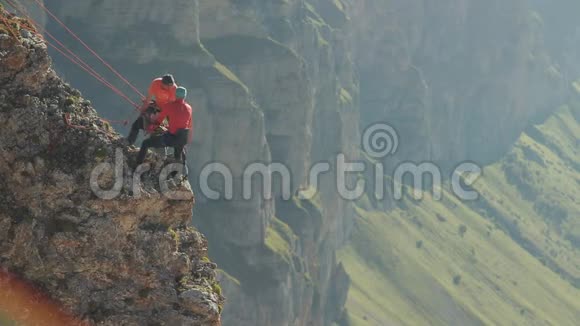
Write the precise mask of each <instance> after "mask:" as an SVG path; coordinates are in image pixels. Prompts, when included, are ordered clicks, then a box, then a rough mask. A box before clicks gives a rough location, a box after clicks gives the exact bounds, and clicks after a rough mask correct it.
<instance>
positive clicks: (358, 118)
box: [47, 0, 567, 325]
mask: <svg viewBox="0 0 580 326" xmlns="http://www.w3.org/2000/svg"><path fill="white" fill-rule="evenodd" d="M47 5H48V6H49V7H50V8H51V9H53V10H54V11H55V13H56V14H57V15H58V16H59V17H61V18H62V19H63V20H64V21H65V22H66V23H67V24H68V25H69V26H70V27H72V28H73V29H74V30H75V31H77V32H78V33H79V34H80V35H81V36H83V38H84V39H85V41H87V43H89V44H91V45H94V47H95V48H97V49H99V53H100V54H102V55H103V56H104V57H105V58H106V59H107V60H110V61H111V63H113V65H114V66H115V67H119V69H120V70H121V71H122V72H124V73H126V74H127V75H128V76H130V79H131V80H132V81H135V82H136V83H137V85H138V87H140V88H141V89H145V88H146V86H147V84H148V83H149V82H150V80H151V79H152V78H153V77H154V76H158V75H160V74H163V73H166V72H172V73H174V74H175V76H176V78H177V80H178V83H180V84H183V85H184V86H186V87H188V88H189V89H190V98H189V100H190V102H191V103H193V104H194V106H195V107H196V112H195V118H194V120H195V136H194V143H193V145H192V146H191V148H190V153H191V155H190V166H191V171H192V173H190V174H191V177H192V178H194V179H192V181H194V184H196V185H195V186H194V188H196V187H198V185H197V181H198V180H197V179H195V178H196V176H199V174H200V172H201V171H202V170H203V168H204V167H205V166H206V164H208V163H212V162H220V163H223V164H225V165H226V166H227V167H228V168H229V170H230V171H231V172H232V177H233V180H234V184H235V185H236V187H235V188H234V196H233V199H232V200H210V199H208V198H204V196H203V194H202V192H201V191H200V189H195V191H196V193H197V194H199V196H198V197H199V198H198V199H199V202H200V203H199V205H198V206H197V207H196V211H195V212H194V224H195V225H196V226H198V227H199V228H200V229H201V231H202V232H203V233H204V234H206V235H207V236H208V239H209V242H210V255H211V256H212V259H215V260H217V262H218V263H219V265H220V267H221V268H223V271H221V273H220V280H221V282H222V285H223V288H224V293H225V295H226V296H227V297H228V298H229V301H228V305H226V307H225V311H224V323H225V324H228V325H229V324H231V325H309V324H313V325H327V324H330V323H331V322H333V321H336V320H337V319H338V318H339V317H340V315H341V311H342V308H343V303H344V301H345V298H346V293H347V290H348V285H349V277H348V276H347V274H346V273H345V271H344V268H343V266H342V265H341V264H339V263H337V260H336V257H335V256H336V251H337V250H338V249H339V248H340V247H341V245H343V244H344V243H345V242H347V240H348V238H349V234H350V232H351V229H352V225H353V215H354V213H353V207H352V203H350V202H347V201H343V200H341V199H340V198H339V196H338V195H337V192H336V190H335V189H336V185H335V184H334V181H333V180H332V179H333V178H322V179H321V180H320V182H321V183H320V185H319V190H320V191H319V192H318V193H317V194H316V196H314V197H313V198H312V199H305V197H309V196H301V195H304V193H313V191H312V189H308V188H307V186H308V185H307V182H306V178H307V175H308V168H309V167H310V165H311V164H312V163H313V162H320V161H330V162H333V161H334V160H335V155H336V154H337V153H345V154H346V156H347V159H349V160H356V159H358V158H359V144H360V129H361V128H365V127H367V126H368V125H369V124H370V123H372V122H376V121H387V122H388V123H389V124H391V125H393V126H394V127H395V128H396V129H397V131H398V132H399V138H400V142H401V144H400V146H399V149H400V150H399V151H398V152H397V155H396V156H395V157H389V162H388V163H389V164H390V166H393V165H394V164H396V163H397V162H399V161H404V160H411V161H424V160H433V161H436V162H438V163H441V164H442V165H443V166H444V167H450V166H451V165H453V164H454V163H457V162H458V161H461V160H465V159H471V160H477V161H481V162H488V161H492V160H493V159H495V158H497V157H499V156H500V154H502V152H503V151H505V150H506V149H507V148H509V145H510V144H512V143H513V141H514V140H515V139H516V138H517V136H518V135H519V133H520V132H521V130H522V129H523V128H524V126H526V125H527V124H528V123H529V121H530V119H533V118H536V117H537V116H540V115H542V114H544V113H546V112H548V111H549V110H551V109H552V108H553V107H554V106H555V105H554V102H555V101H556V100H555V98H557V97H562V96H564V94H565V92H566V86H565V85H566V81H567V79H566V78H565V77H563V76H562V75H561V72H560V69H558V67H557V66H556V65H553V64H552V62H551V61H550V59H549V56H548V55H547V52H546V50H545V46H544V43H543V40H542V27H541V23H540V22H539V21H537V19H536V18H537V17H535V16H534V15H531V13H530V11H529V7H528V5H527V4H526V2H524V1H520V0H514V1H507V2H506V1H500V0H496V1H491V2H489V1H488V2H485V3H484V2H481V1H477V0H445V1H438V2H437V3H435V2H433V3H429V2H424V1H423V2H420V1H406V0H390V1H389V0H361V1H358V0H357V1H355V0H352V1H351V0H312V1H305V0H276V1H272V0H248V1H234V0H211V1H193V0H175V1H172V4H171V5H170V6H168V5H167V4H165V3H162V2H159V1H157V2H155V1H141V0H139V1H137V0H126V1H114V0H102V1H76V2H75V3H74V4H73V3H70V2H69V1H64V0H59V1H50V2H47ZM385 8H386V9H385ZM47 27H48V28H49V29H50V30H51V31H52V32H53V34H56V35H59V36H60V37H62V38H65V39H69V40H70V38H67V36H66V34H65V33H64V32H62V29H60V28H59V27H58V26H57V25H55V24H54V23H53V22H51V20H47ZM70 44H71V45H73V44H74V42H72V40H71V42H70ZM73 48H74V46H73ZM77 49H79V50H81V48H80V47H78V48H77ZM57 66H58V68H59V69H60V70H61V71H63V72H65V75H66V76H67V78H70V79H71V80H72V81H75V83H76V84H79V85H82V86H83V88H84V89H87V90H90V91H91V92H93V91H94V92H98V93H96V94H102V93H103V90H102V88H101V87H100V86H99V85H97V84H92V82H91V81H89V80H88V79H87V78H88V77H87V76H86V75H84V74H81V73H79V72H78V71H77V70H76V68H75V67H73V66H71V65H70V64H68V63H66V62H65V61H64V60H63V61H59V62H57ZM94 100H95V103H98V104H99V108H102V109H100V110H101V112H102V113H103V114H104V115H105V116H106V117H111V118H118V117H124V118H126V116H125V115H124V114H123V113H119V112H120V111H121V112H122V109H121V108H120V107H121V105H120V104H119V103H120V102H119V100H118V99H117V98H114V97H113V96H110V97H109V96H99V97H98V98H95V99H94ZM253 162H265V163H269V162H281V163H284V164H285V165H286V166H287V167H289V168H290V170H291V172H292V176H291V179H292V186H291V193H293V194H297V196H294V197H293V198H292V199H291V200H289V201H284V200H280V199H279V195H280V194H281V193H280V189H277V188H276V189H275V195H276V196H275V198H274V199H272V200H267V199H264V198H262V197H261V196H259V195H256V196H253V197H252V199H251V200H245V199H242V198H241V187H240V182H241V180H242V177H243V171H244V168H245V167H246V166H248V165H249V164H250V163H253ZM354 177H355V176H353V178H354ZM349 181H353V180H349ZM210 184H211V186H212V189H216V190H222V193H223V190H224V185H223V182H222V181H221V180H220V179H219V178H216V179H210ZM255 190H256V191H257V192H258V193H259V192H260V189H258V187H257V186H256V187H255Z"/></svg>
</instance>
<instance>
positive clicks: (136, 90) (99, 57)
mask: <svg viewBox="0 0 580 326" xmlns="http://www.w3.org/2000/svg"><path fill="white" fill-rule="evenodd" d="M33 1H34V2H36V4H38V6H39V7H40V8H41V9H43V10H44V11H45V12H46V13H47V14H48V15H49V16H50V17H52V18H53V19H54V20H55V21H56V22H57V23H58V24H59V25H60V26H62V27H63V28H64V29H65V30H66V31H67V32H68V33H69V34H70V35H71V36H72V37H74V38H75V39H76V40H77V41H79V42H80V43H81V44H82V45H83V46H84V47H85V48H86V49H87V50H88V51H89V52H91V53H92V54H93V55H94V56H95V57H96V58H97V59H99V61H101V63H102V64H103V65H105V66H106V67H107V68H109V70H111V71H112V72H113V73H114V74H115V75H116V76H117V77H119V78H120V79H121V80H122V81H123V82H125V83H126V84H127V85H128V86H129V87H130V88H131V89H132V90H134V91H135V92H136V93H137V94H138V95H139V96H141V97H142V98H145V95H143V94H142V93H141V92H140V91H139V90H138V89H137V88H136V87H135V86H133V84H131V82H129V81H128V80H127V79H126V78H125V77H123V75H122V74H121V73H119V72H118V71H117V70H116V69H115V68H113V66H111V65H110V64H109V63H108V62H107V61H106V60H105V59H103V58H102V57H101V56H100V55H99V54H98V53H97V52H96V51H94V50H93V49H92V48H91V47H90V46H88V45H87V44H86V43H85V42H84V41H83V40H82V39H81V38H80V37H79V36H78V35H77V34H75V33H74V32H73V31H72V30H71V29H70V28H69V27H68V26H66V24H65V23H63V22H62V21H61V20H60V19H59V18H58V17H57V16H56V15H54V14H53V13H52V12H51V11H50V10H49V9H48V8H47V7H46V6H45V5H44V4H43V3H42V2H40V1H39V0H33Z"/></svg>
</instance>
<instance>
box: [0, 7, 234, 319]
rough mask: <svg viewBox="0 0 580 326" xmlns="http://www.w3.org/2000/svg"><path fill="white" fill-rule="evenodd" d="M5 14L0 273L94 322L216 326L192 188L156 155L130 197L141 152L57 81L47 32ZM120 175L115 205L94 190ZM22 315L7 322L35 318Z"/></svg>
mask: <svg viewBox="0 0 580 326" xmlns="http://www.w3.org/2000/svg"><path fill="white" fill-rule="evenodd" d="M0 15H2V18H3V20H4V19H8V22H9V24H10V27H9V28H7V26H6V25H5V24H0V99H1V101H0V120H1V122H0V148H1V150H0V179H1V180H2V182H0V267H1V268H2V269H3V270H4V269H6V270H7V271H9V272H12V273H14V274H16V275H18V276H20V277H21V278H23V279H24V280H26V281H28V282H31V283H32V284H34V285H35V286H36V287H37V288H38V289H39V291H41V292H44V293H46V294H47V295H48V296H49V297H51V298H52V299H54V300H55V301H56V302H57V303H58V304H59V306H60V307H62V310H63V311H66V312H68V313H70V314H72V315H73V316H75V317H77V318H78V319H79V320H82V321H83V322H85V323H87V324H88V323H90V324H96V323H98V324H102V325H121V324H122V325H145V324H155V323H157V324H171V325H219V324H220V321H219V320H220V310H221V307H220V306H221V304H222V301H223V299H222V297H221V296H220V294H219V293H218V292H219V291H218V290H219V288H218V285H217V281H216V279H215V277H216V272H215V271H214V269H215V264H213V263H210V262H209V260H207V241H206V239H205V238H204V237H203V236H202V235H201V234H200V233H199V232H197V231H196V230H195V229H193V228H192V227H191V226H190V225H191V211H192V208H193V195H192V192H191V189H190V187H189V184H188V183H187V182H186V183H183V184H180V183H175V181H173V180H170V181H159V180H160V179H159V178H158V176H159V173H160V170H161V168H162V167H163V166H164V162H163V161H161V160H159V159H158V158H155V159H154V160H153V161H151V162H150V163H152V166H153V168H152V170H151V171H150V172H149V173H147V174H146V175H144V176H143V183H142V185H141V186H140V187H138V188H135V189H138V190H139V191H138V192H135V191H133V192H129V191H128V190H129V188H127V187H129V186H131V184H132V182H131V181H130V180H132V175H131V174H130V173H129V171H128V169H127V168H126V167H124V166H126V164H127V162H125V158H128V159H129V162H131V161H132V160H134V159H135V157H134V156H135V154H136V153H135V150H134V149H128V148H126V147H124V146H123V145H122V139H121V138H120V135H119V134H117V133H115V132H114V131H113V130H112V128H111V127H110V126H109V125H108V123H106V122H105V121H103V120H101V119H100V118H99V117H98V116H97V113H96V111H95V109H94V108H93V107H92V106H91V104H90V102H88V101H85V100H84V99H82V98H81V97H80V93H79V92H78V91H77V90H74V89H72V88H71V87H69V86H68V85H67V84H65V83H63V81H62V80H61V79H59V78H58V77H57V75H56V74H55V72H54V71H53V70H52V69H51V67H50V63H51V62H50V58H49V57H48V54H47V48H46V45H45V44H44V42H43V40H42V39H41V38H40V37H39V35H37V34H36V33H34V32H31V31H29V30H26V29H22V30H18V28H17V27H15V26H25V25H26V23H25V22H23V21H21V20H18V19H17V18H14V17H11V16H5V12H4V10H2V12H0ZM12 32H15V33H17V36H18V38H15V37H14V36H13V35H12ZM65 117H66V118H65ZM104 163H106V164H108V167H107V166H105V168H104V169H102V170H101V172H102V173H101V174H100V177H99V178H97V179H91V178H92V175H93V173H94V172H95V169H96V168H98V167H99V166H103V165H102V164H104ZM111 165H114V167H115V169H114V168H113V167H112V166H111ZM119 178H121V180H120V183H119V185H120V186H121V187H120V188H119V193H120V194H119V195H118V196H116V197H114V198H113V199H104V198H105V197H104V196H97V194H98V193H96V192H94V191H92V189H93V188H94V186H95V185H96V184H99V185H100V186H101V187H102V188H103V189H111V188H112V187H113V186H114V184H115V185H117V181H116V180H119ZM163 186H167V187H169V189H170V190H172V191H173V193H171V194H173V195H174V196H173V195H172V196H166V195H165V194H167V193H162V188H161V187H163ZM138 194H139V195H138ZM4 281H5V279H3V282H4ZM3 282H2V284H0V287H2V292H3V293H2V294H1V295H0V296H3V298H2V301H4V299H6V298H5V297H4V296H10V295H11V294H10V293H7V292H5V290H6V286H8V287H9V286H10V284H4V283H3ZM216 291H217V292H216ZM12 295H14V298H17V297H18V295H21V293H15V294H12ZM32 299H33V298H30V300H32ZM32 301H33V300H32ZM32 301H31V302H32ZM25 302H26V301H25ZM1 308H4V307H1ZM23 308H25V307H19V309H23ZM21 312H22V315H19V314H16V315H9V316H8V317H9V318H10V319H12V320H14V321H17V322H23V323H28V322H31V320H32V319H30V318H34V317H33V316H34V315H35V314H36V313H37V312H32V313H30V312H28V313H26V311H24V310H21ZM79 322H80V321H79Z"/></svg>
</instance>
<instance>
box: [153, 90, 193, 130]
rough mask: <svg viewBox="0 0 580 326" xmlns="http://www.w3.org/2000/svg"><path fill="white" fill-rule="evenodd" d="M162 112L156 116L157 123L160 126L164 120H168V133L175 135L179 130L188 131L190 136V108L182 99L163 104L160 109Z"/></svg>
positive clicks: (191, 121) (191, 120)
mask: <svg viewBox="0 0 580 326" xmlns="http://www.w3.org/2000/svg"><path fill="white" fill-rule="evenodd" d="M161 109H162V111H161V112H160V113H159V115H158V116H157V122H158V123H159V124H161V123H162V122H163V120H165V118H168V120H169V132H170V133H171V134H174V135H175V134H176V133H177V131H178V130H179V129H190V135H191V132H192V130H191V129H193V118H192V110H191V106H190V105H189V104H187V102H185V100H183V99H178V100H176V101H175V102H172V103H168V104H165V105H163V106H162V107H161Z"/></svg>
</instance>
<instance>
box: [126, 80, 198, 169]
mask: <svg viewBox="0 0 580 326" xmlns="http://www.w3.org/2000/svg"><path fill="white" fill-rule="evenodd" d="M175 96H176V100H175V101H174V102H172V103H169V104H166V105H164V106H162V107H161V112H160V113H159V114H158V115H157V118H156V122H157V123H159V124H160V123H161V122H163V120H165V118H167V119H168V120H169V128H168V130H167V131H166V132H164V133H162V134H160V135H154V136H151V137H150V138H149V139H146V140H144V141H143V144H142V145H141V150H140V151H139V155H138V156H137V166H139V164H141V163H143V161H144V160H145V155H147V150H148V149H149V148H162V147H173V149H174V155H175V159H176V160H178V161H180V162H181V163H183V164H185V145H187V143H188V141H189V137H190V134H191V132H192V129H193V117H192V109H191V106H190V105H189V104H187V102H185V98H186V97H187V90H186V89H185V88H184V87H178V88H177V89H176V91H175Z"/></svg>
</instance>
